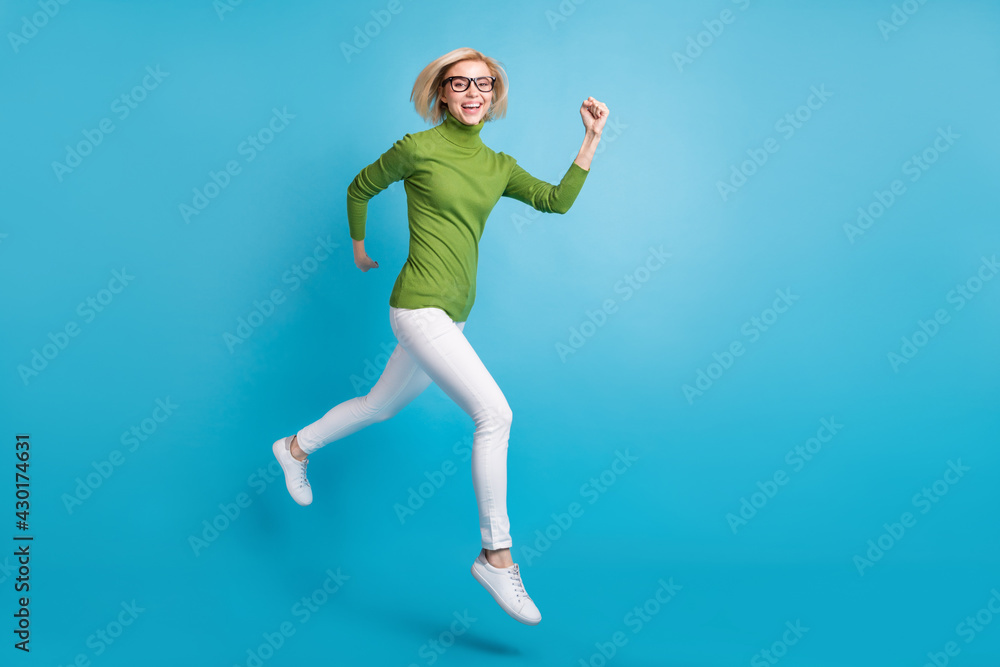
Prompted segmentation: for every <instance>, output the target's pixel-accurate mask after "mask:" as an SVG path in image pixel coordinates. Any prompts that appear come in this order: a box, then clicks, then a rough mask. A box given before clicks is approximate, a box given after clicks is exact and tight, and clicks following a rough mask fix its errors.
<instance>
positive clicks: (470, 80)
mask: <svg viewBox="0 0 1000 667" xmlns="http://www.w3.org/2000/svg"><path fill="white" fill-rule="evenodd" d="M455 79H465V80H466V82H467V83H466V84H465V88H464V89H463V90H459V89H458V88H456V87H455ZM480 80H482V81H489V82H490V87H489V88H488V89H487V90H483V89H482V87H480V85H479V82H480ZM449 82H450V84H451V89H452V90H454V91H455V92H456V93H464V92H465V91H466V90H468V89H469V86H471V85H472V84H473V83H475V84H476V88H477V89H478V90H479V91H480V92H482V93H488V92H490V91H491V90H493V87H494V86H495V85H496V82H497V78H496V77H495V76H473V77H469V76H449V77H448V78H447V79H445V80H444V81H442V82H441V85H444V84H446V83H449Z"/></svg>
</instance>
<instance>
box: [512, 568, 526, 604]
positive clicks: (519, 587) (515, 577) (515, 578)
mask: <svg viewBox="0 0 1000 667" xmlns="http://www.w3.org/2000/svg"><path fill="white" fill-rule="evenodd" d="M510 580H511V581H512V582H514V593H515V594H516V595H517V597H518V598H520V597H521V596H522V595H524V597H526V598H528V599H529V600H530V599H531V596H530V595H528V592H527V591H526V590H524V583H523V582H522V581H521V573H520V571H519V570H518V567H517V563H514V567H513V568H511V570H510ZM518 591H520V592H518Z"/></svg>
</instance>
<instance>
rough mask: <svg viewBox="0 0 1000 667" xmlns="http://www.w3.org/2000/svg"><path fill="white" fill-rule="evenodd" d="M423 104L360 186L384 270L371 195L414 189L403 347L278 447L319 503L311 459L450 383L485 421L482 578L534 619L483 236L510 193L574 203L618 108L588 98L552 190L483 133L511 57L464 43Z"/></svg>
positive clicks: (436, 66) (552, 203)
mask: <svg viewBox="0 0 1000 667" xmlns="http://www.w3.org/2000/svg"><path fill="white" fill-rule="evenodd" d="M410 99H411V100H412V101H413V103H414V105H415V106H416V109H417V113H419V114H420V115H421V116H422V117H423V118H424V119H425V120H427V121H429V122H432V123H435V125H434V127H431V128H430V129H427V130H424V131H422V132H416V133H413V134H406V135H404V136H403V138H402V139H400V140H398V141H396V142H395V143H394V144H393V145H392V147H391V148H389V150H387V151H386V152H385V153H383V154H382V156H381V157H379V159H378V160H376V161H375V162H373V163H372V164H370V165H368V166H367V167H365V168H364V169H362V170H361V172H360V173H359V174H358V175H357V176H356V177H355V178H354V180H353V181H352V182H351V184H350V186H349V187H348V188H347V221H348V226H349V228H350V236H351V239H352V240H353V243H354V263H355V264H357V266H358V268H359V269H361V270H362V271H368V270H369V269H372V268H377V267H378V262H376V261H374V260H372V259H371V258H370V257H369V256H368V254H367V253H366V252H365V241H364V239H365V222H366V218H367V210H368V200H369V199H371V198H372V197H374V196H375V195H376V194H378V193H379V192H381V191H382V190H384V189H385V188H387V187H388V186H389V185H390V184H391V183H393V182H395V181H398V180H401V179H402V180H403V181H404V184H405V190H406V196H407V213H408V217H409V228H410V247H409V256H408V257H407V259H406V262H405V263H404V264H403V268H402V270H401V271H400V272H399V276H398V277H397V278H396V282H395V284H394V286H393V288H392V293H391V294H390V296H389V324H390V326H391V328H392V331H393V333H394V334H395V336H396V339H397V341H398V344H397V345H396V347H395V348H394V350H393V352H392V354H391V355H390V356H389V360H388V362H387V363H386V366H385V369H384V370H383V371H382V374H381V376H380V377H379V379H378V382H376V383H375V385H374V386H373V387H372V388H371V391H369V392H368V394H367V395H365V396H358V397H355V398H352V399H350V400H347V401H344V402H343V403H340V404H339V405H336V406H334V407H333V408H332V409H331V410H330V411H329V412H327V413H326V414H325V415H323V417H321V418H320V419H319V420H318V421H316V422H314V423H312V424H309V425H308V426H306V427H304V428H303V429H302V430H300V431H298V433H296V434H295V435H292V436H288V437H285V438H281V439H280V440H278V441H277V442H275V443H274V445H273V448H272V449H273V451H274V455H275V456H276V457H277V459H278V462H279V463H280V464H281V467H282V469H283V470H284V474H285V484H286V486H287V487H288V491H289V493H290V494H291V496H292V498H293V499H294V500H295V501H296V502H297V503H299V504H300V505H308V504H309V503H311V502H312V488H311V487H310V485H309V481H308V479H307V478H306V465H307V464H308V463H309V459H308V458H307V457H308V455H309V454H312V453H313V452H315V451H316V450H318V449H319V448H320V447H323V446H324V445H327V444H329V443H331V442H333V441H334V440H338V439H340V438H344V437H346V436H348V435H350V434H351V433H354V432H355V431H357V430H359V429H361V428H363V427H365V426H367V425H369V424H372V423H375V422H381V421H385V420H386V419H389V418H390V417H392V416H393V415H395V414H396V413H397V412H399V411H400V410H401V409H402V408H403V407H404V406H405V405H407V404H408V403H409V402H410V401H412V400H413V399H414V398H416V397H417V396H418V395H419V394H420V393H421V392H422V391H423V390H424V389H426V388H427V386H428V385H429V384H430V383H431V382H432V381H433V382H435V383H437V385H438V386H439V387H440V388H441V389H442V390H443V391H444V392H445V393H446V394H447V395H448V396H449V397H450V398H451V399H452V400H454V401H455V403H457V404H458V405H459V407H461V408H462V410H464V411H465V412H466V413H467V414H468V415H469V416H470V417H472V419H473V421H474V422H475V427H476V430H475V433H474V435H473V448H472V482H473V488H474V490H475V495H476V502H477V503H478V505H479V528H480V533H481V536H482V549H481V550H480V552H479V555H478V557H477V558H476V560H475V562H474V563H473V565H472V574H473V576H474V577H475V578H476V580H477V581H479V582H480V583H481V584H482V585H483V587H485V588H486V590H487V591H489V593H490V594H491V595H492V596H493V598H494V599H495V600H496V601H497V603H498V604H499V605H500V606H501V607H502V608H503V609H504V611H506V612H507V613H508V614H510V615H511V616H512V617H513V618H515V619H517V620H518V621H520V622H522V623H525V624H528V625H534V624H537V623H538V622H539V621H540V620H541V618H542V617H541V614H540V613H539V611H538V608H537V607H536V606H535V604H534V602H533V601H532V599H531V597H530V596H529V595H528V594H527V592H526V591H525V589H524V584H523V582H522V580H521V575H520V572H519V569H518V566H517V564H516V563H514V562H513V561H512V559H511V555H510V547H511V544H512V542H511V537H510V523H509V521H508V518H507V496H506V493H507V439H508V436H509V433H510V426H511V418H512V414H511V409H510V406H509V405H508V404H507V400H506V398H505V397H504V395H503V392H501V391H500V387H498V386H497V383H496V382H495V381H494V379H493V377H492V376H491V375H490V373H489V371H488V370H486V367H485V366H484V365H483V362H482V361H481V360H480V359H479V356H478V355H477V354H476V351H475V350H474V349H472V346H471V345H470V344H469V341H468V340H467V339H466V337H465V334H464V333H463V331H464V328H465V323H466V318H467V317H468V316H469V312H470V311H471V310H472V304H473V302H474V301H475V298H476V266H477V260H478V257H479V239H480V237H481V235H482V233H483V226H484V225H485V223H486V219H487V217H488V216H489V214H490V211H491V210H492V209H493V207H494V206H495V205H496V203H497V202H498V201H499V200H500V197H511V198H513V199H516V200H518V201H522V202H525V203H527V204H530V205H531V206H533V207H534V208H536V209H537V210H539V211H543V212H549V213H565V212H566V211H568V210H569V208H570V206H571V205H572V204H573V202H574V201H575V200H576V197H577V194H578V193H579V192H580V189H581V188H582V187H583V183H584V180H585V179H586V177H587V174H588V173H589V169H590V162H591V160H592V159H593V157H594V151H595V149H596V148H597V144H598V142H600V140H601V131H602V130H603V128H604V124H605V122H606V120H607V117H608V108H607V107H606V106H605V105H604V104H602V103H601V102H599V101H597V100H595V99H594V98H593V97H588V98H587V99H586V100H584V102H583V104H582V105H581V106H580V115H581V116H582V118H583V125H584V129H585V133H584V139H583V145H582V146H581V147H580V151H579V153H578V154H577V156H576V159H575V160H574V161H573V163H572V164H570V166H569V170H568V171H567V172H566V174H565V175H564V176H563V178H562V180H561V181H560V182H559V184H558V185H551V184H550V183H547V182H545V181H542V180H539V179H537V178H534V177H533V176H532V175H531V174H529V173H528V172H527V171H525V170H524V169H523V168H521V166H520V165H518V164H517V161H516V160H515V159H514V158H512V157H511V156H509V155H506V154H504V153H497V152H494V151H493V150H491V149H490V148H489V147H488V146H486V145H485V144H484V143H483V141H482V139H481V138H480V131H481V130H482V129H483V126H484V124H485V122H486V121H487V120H495V119H497V118H503V117H504V116H505V115H506V110H507V75H506V72H505V71H504V69H503V67H502V65H501V64H500V63H499V62H498V61H496V60H494V59H493V58H489V57H487V56H486V55H484V54H482V53H480V52H479V51H476V50H474V49H470V48H461V49H455V50H454V51H451V52H450V53H447V54H445V55H443V56H441V57H440V58H438V59H436V60H434V61H433V62H431V63H430V64H429V65H427V67H425V68H424V69H423V71H422V72H421V73H420V75H419V76H418V77H417V80H416V83H414V85H413V91H412V93H411V95H410ZM543 103H544V104H545V105H546V107H548V108H547V109H546V111H551V110H552V109H553V108H554V107H552V106H551V105H552V101H551V100H544V102H543Z"/></svg>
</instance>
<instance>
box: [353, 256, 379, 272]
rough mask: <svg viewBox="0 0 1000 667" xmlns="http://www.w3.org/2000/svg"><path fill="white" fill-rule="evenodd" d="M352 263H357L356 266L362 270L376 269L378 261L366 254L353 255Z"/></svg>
mask: <svg viewBox="0 0 1000 667" xmlns="http://www.w3.org/2000/svg"><path fill="white" fill-rule="evenodd" d="M354 263H355V264H357V265H358V268H359V269H361V270H362V271H367V270H368V269H377V268H378V262H376V261H375V260H374V259H372V258H371V257H369V256H368V255H361V256H358V255H355V256H354Z"/></svg>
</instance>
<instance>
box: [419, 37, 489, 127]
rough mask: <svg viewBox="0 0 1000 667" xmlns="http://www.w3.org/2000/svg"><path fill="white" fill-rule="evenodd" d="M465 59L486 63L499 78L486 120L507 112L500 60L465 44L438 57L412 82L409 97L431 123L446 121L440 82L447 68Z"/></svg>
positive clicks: (422, 115) (421, 115) (422, 116)
mask: <svg viewBox="0 0 1000 667" xmlns="http://www.w3.org/2000/svg"><path fill="white" fill-rule="evenodd" d="M463 60H479V61H482V62H483V63H485V64H486V67H487V68H489V70H490V74H491V75H492V76H495V77H496V78H497V80H496V81H495V82H494V83H493V101H492V102H491V103H490V108H489V109H487V111H486V116H485V118H486V120H496V119H497V118H504V117H505V116H506V115H507V88H508V86H507V72H506V71H504V68H503V65H501V64H500V62H499V61H498V60H495V59H493V58H490V57H489V56H486V55H484V54H483V53H481V52H479V51H476V50H475V49H470V48H468V47H462V48H459V49H455V50H454V51H449V52H448V53H446V54H444V55H443V56H441V57H440V58H437V59H435V60H433V61H431V63H430V64H429V65H427V67H425V68H424V69H423V71H421V72H420V74H419V75H418V76H417V80H416V81H415V82H414V84H413V91H412V92H411V93H410V99H411V100H413V106H415V107H416V109H417V113H418V114H420V117H421V118H423V119H424V120H426V121H427V122H429V123H434V124H437V123H440V122H441V121H442V120H444V111H445V107H444V106H442V104H441V101H442V100H441V83H442V81H443V80H444V78H445V77H444V75H445V73H446V72H447V71H448V68H449V67H451V66H452V65H454V64H455V63H458V62H462V61H463Z"/></svg>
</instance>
